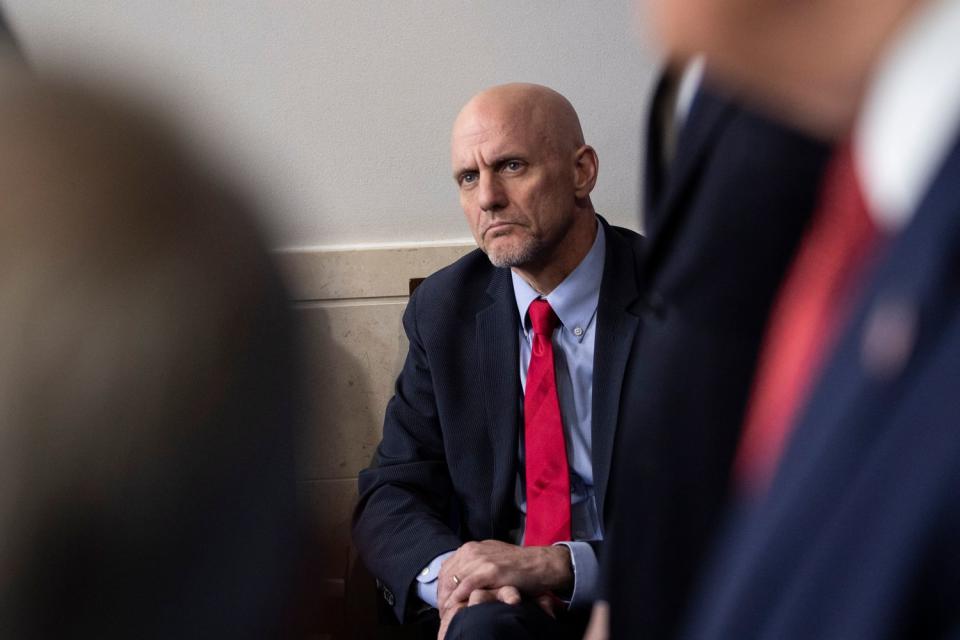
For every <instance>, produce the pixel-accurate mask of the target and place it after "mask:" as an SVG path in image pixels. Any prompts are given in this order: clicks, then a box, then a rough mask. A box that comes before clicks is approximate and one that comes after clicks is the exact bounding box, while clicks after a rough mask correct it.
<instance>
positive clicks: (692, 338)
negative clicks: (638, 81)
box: [603, 89, 829, 638]
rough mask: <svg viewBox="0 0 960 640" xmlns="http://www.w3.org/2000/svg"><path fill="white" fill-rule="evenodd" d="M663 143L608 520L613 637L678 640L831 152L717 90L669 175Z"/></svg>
mask: <svg viewBox="0 0 960 640" xmlns="http://www.w3.org/2000/svg"><path fill="white" fill-rule="evenodd" d="M661 94H662V89H659V90H658V92H657V99H659V98H660V96H661ZM655 112H656V108H654V109H652V110H651V114H653V113H655ZM659 145H660V139H659V132H658V130H657V128H656V127H655V126H653V125H651V127H650V131H649V141H648V144H647V171H646V189H647V190H646V194H645V195H646V197H645V201H646V203H647V207H648V209H647V212H648V215H647V230H648V242H647V245H646V246H647V251H646V256H645V259H644V261H643V263H642V269H641V273H642V278H643V280H642V286H641V288H642V293H643V297H644V298H645V299H647V300H649V301H650V302H651V304H650V306H649V307H648V309H647V312H646V313H645V314H644V320H643V323H642V326H641V330H640V332H639V334H638V344H637V346H636V348H635V358H636V360H637V362H638V369H637V371H636V377H635V378H634V379H633V380H632V381H631V383H630V387H629V389H625V390H624V406H623V409H622V413H623V414H624V415H630V416H631V420H632V422H630V423H629V424H627V423H623V425H622V426H621V428H620V430H619V431H618V434H617V444H616V455H615V458H614V470H613V479H612V481H611V491H610V495H609V496H608V500H607V507H606V514H605V515H606V524H607V538H606V540H607V544H606V545H605V550H604V552H605V556H606V557H605V558H604V561H603V575H604V578H603V582H604V587H603V591H604V594H603V595H604V597H605V599H606V600H607V601H608V602H609V603H610V605H611V631H612V637H613V638H635V637H644V638H664V637H671V636H673V635H674V634H675V633H676V631H677V627H678V625H679V624H680V620H681V616H682V613H683V609H684V607H685V605H686V602H687V600H688V598H689V595H690V592H691V590H692V586H693V581H694V578H695V576H696V575H697V572H698V570H699V568H700V566H701V560H702V558H703V556H704V554H705V551H706V549H707V547H708V545H709V544H710V541H711V540H712V538H713V535H714V533H715V530H716V529H717V526H718V523H719V521H720V519H721V514H722V512H723V507H724V502H725V500H726V496H727V487H728V484H729V483H728V473H729V467H730V464H731V460H732V456H733V453H734V451H735V448H736V445H737V441H738V438H739V433H740V426H741V422H742V419H743V412H744V406H745V404H746V400H747V397H748V394H749V390H750V383H751V381H752V377H753V370H754V366H755V360H756V357H757V352H758V350H759V345H760V341H761V338H762V335H763V329H764V325H765V322H766V317H767V314H768V311H769V308H770V305H771V302H772V300H773V296H774V294H775V292H776V290H777V287H778V285H779V283H780V280H781V278H782V276H783V274H784V271H785V269H786V267H787V265H788V264H789V262H790V259H791V257H792V255H793V252H794V249H795V247H796V245H797V243H798V240H799V238H800V236H801V234H802V231H803V229H804V226H805V224H806V222H807V220H808V218H809V217H810V215H811V213H812V210H813V209H814V206H815V200H816V193H817V186H818V184H819V180H820V176H821V173H822V170H823V168H824V166H825V163H826V160H827V157H828V154H829V150H828V149H827V147H826V146H825V145H823V144H820V143H818V142H815V141H813V140H810V139H808V138H807V137H805V136H803V135H800V134H798V133H796V132H794V131H791V130H789V129H786V128H784V127H782V126H780V125H778V124H775V123H774V122H772V121H770V120H767V119H766V118H763V117H761V116H759V115H756V114H754V113H752V112H750V111H747V110H744V109H743V108H741V107H739V106H736V105H735V104H733V103H732V102H731V101H729V100H727V99H725V98H723V97H722V96H720V95H718V94H716V93H713V92H712V91H710V90H709V89H701V91H700V92H699V94H698V95H697V97H696V99H695V101H694V103H693V106H692V109H691V112H690V114H689V117H688V120H687V123H686V125H685V127H684V129H683V130H682V132H681V135H680V138H679V141H678V146H677V155H676V158H675V160H674V162H673V165H672V167H671V168H670V170H669V171H665V172H664V171H660V170H659V161H658V158H659V157H660V153H659Z"/></svg>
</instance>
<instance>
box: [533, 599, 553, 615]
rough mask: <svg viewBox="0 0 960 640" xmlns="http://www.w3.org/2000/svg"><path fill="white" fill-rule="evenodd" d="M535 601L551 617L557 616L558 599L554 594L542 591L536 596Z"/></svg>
mask: <svg viewBox="0 0 960 640" xmlns="http://www.w3.org/2000/svg"><path fill="white" fill-rule="evenodd" d="M534 601H535V602H536V603H537V605H538V606H539V607H540V608H541V609H543V610H544V612H545V613H546V614H547V615H548V616H550V617H551V618H556V617H557V600H556V598H555V597H554V596H552V595H550V594H549V593H542V594H540V595H539V596H537V597H536V598H534Z"/></svg>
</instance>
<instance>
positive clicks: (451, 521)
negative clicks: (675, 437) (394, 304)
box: [354, 84, 643, 638]
mask: <svg viewBox="0 0 960 640" xmlns="http://www.w3.org/2000/svg"><path fill="white" fill-rule="evenodd" d="M451 163H452V172H453V178H454V181H455V183H456V185H457V189H458V190H459V193H460V202H461V205H462V207H463V210H464V213H465V215H466V219H467V223H468V224H469V226H470V229H471V231H472V232H473V236H474V238H475V239H476V242H477V245H478V247H479V248H478V249H477V250H475V251H473V252H472V253H470V254H469V255H467V256H465V257H464V258H462V259H460V260H458V261H457V262H455V263H454V264H452V265H450V266H448V267H446V268H445V269H442V270H441V271H439V272H437V273H435V274H433V275H432V276H430V277H429V278H427V279H426V280H425V281H424V282H423V284H421V285H420V287H419V288H418V289H417V291H416V292H415V293H414V295H413V296H411V298H410V303H409V306H408V307H407V310H406V313H405V315H404V327H405V329H406V333H407V336H408V338H409V340H410V348H409V353H408V355H407V359H406V363H405V365H404V368H403V370H402V372H401V374H400V377H399V379H398V380H397V385H396V393H395V395H394V397H393V398H392V399H391V401H390V403H389V405H388V406H387V411H386V418H385V421H384V428H383V441H382V442H381V443H380V446H379V448H378V449H377V453H376V457H375V460H374V463H373V465H372V466H371V468H370V469H367V470H365V471H363V472H361V474H360V483H359V484H360V500H359V504H358V506H357V510H356V513H355V515H354V540H355V542H356V545H357V547H358V548H359V550H360V554H361V556H362V558H363V560H364V562H365V563H366V564H367V566H368V567H369V568H370V569H371V571H372V572H373V573H374V574H375V575H376V576H377V577H378V582H379V584H380V585H381V588H382V594H383V597H384V599H385V600H386V602H387V603H388V604H389V605H390V606H391V607H392V608H393V610H394V612H395V613H396V615H397V617H398V618H400V619H401V620H404V621H409V620H411V619H413V618H415V617H416V616H417V614H418V613H420V614H421V615H422V614H423V613H424V610H427V615H428V617H431V618H432V619H433V620H438V619H439V621H440V622H441V626H440V636H441V637H442V636H443V635H444V633H445V632H447V631H448V630H449V637H464V638H466V637H482V638H491V637H540V636H542V635H546V634H552V635H550V637H562V636H563V634H564V633H569V634H570V635H571V637H579V635H580V634H581V633H582V629H583V623H584V621H585V620H584V618H585V616H584V615H583V613H584V612H585V611H586V610H587V608H588V607H589V605H590V604H591V602H592V600H593V598H594V589H595V586H596V584H595V583H596V577H597V575H596V574H597V560H596V554H597V550H598V547H599V545H600V543H601V541H602V539H603V531H602V528H601V524H600V523H601V517H600V514H602V512H603V502H604V496H605V494H606V488H607V479H608V475H609V463H610V457H611V452H612V446H613V440H614V434H615V431H616V429H617V424H618V422H623V421H626V423H629V416H622V415H621V416H618V406H619V400H620V390H621V386H622V385H623V386H624V388H626V384H628V383H625V382H624V379H625V376H628V372H629V369H630V360H631V351H632V344H633V339H634V335H635V333H636V330H637V326H638V324H639V315H640V313H641V311H640V309H642V308H643V305H642V303H641V301H639V300H637V297H638V291H637V276H638V267H637V265H638V261H639V258H640V249H641V238H640V237H639V236H638V235H637V234H636V233H634V232H632V231H628V230H626V229H619V228H616V227H612V226H610V225H608V224H607V223H606V222H605V221H604V220H603V219H602V218H601V217H599V216H598V215H597V213H596V212H595V211H594V208H593V204H592V202H591V200H590V193H591V191H592V190H593V188H594V185H595V183H596V180H597V171H598V161H597V154H596V152H595V151H594V150H593V148H591V147H590V146H589V145H587V144H586V143H585V142H584V137H583V132H582V130H581V127H580V123H579V119H578V117H577V114H576V112H575V111H574V109H573V107H572V106H571V105H570V103H569V102H568V101H567V100H566V99H565V98H564V97H563V96H561V95H560V94H558V93H556V92H555V91H553V90H551V89H548V88H546V87H542V86H537V85H527V84H511V85H505V86H498V87H493V88H491V89H488V90H486V91H484V92H482V93H480V94H479V95H477V96H475V97H474V98H473V99H472V100H470V101H469V102H468V103H467V105H466V106H464V108H463V110H462V111H461V112H460V114H459V116H458V117H457V119H456V122H455V123H454V126H453V132H452V136H451ZM544 323H546V324H544ZM551 351H552V357H551V353H550V352H551ZM595 363H596V366H595ZM528 380H535V381H536V382H534V383H532V384H531V385H530V387H531V388H532V390H530V389H528V385H527V382H528ZM531 488H532V491H531V490H530V489H531ZM434 609H435V610H436V611H437V612H438V613H439V617H438V616H437V614H436V613H434V612H433V611H432V610H434ZM451 621H452V625H451V626H449V628H448V626H447V625H448V624H450V623H451Z"/></svg>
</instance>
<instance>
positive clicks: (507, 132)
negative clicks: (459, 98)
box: [450, 112, 549, 165]
mask: <svg viewBox="0 0 960 640" xmlns="http://www.w3.org/2000/svg"><path fill="white" fill-rule="evenodd" d="M465 115H467V117H465V118H459V119H458V120H457V123H456V125H455V126H454V129H453V132H452V134H451V139H450V149H451V156H452V159H453V162H454V164H455V165H456V164H457V163H458V162H472V161H473V159H474V157H475V155H476V154H477V153H480V154H482V155H483V156H484V158H485V159H489V158H495V157H500V156H503V155H517V154H523V155H527V154H531V153H535V152H536V151H538V150H539V149H540V148H542V147H543V146H545V145H547V144H549V137H548V136H547V135H546V134H545V132H544V131H542V127H539V126H537V124H536V123H535V122H532V121H530V120H529V119H525V118H522V117H517V116H516V114H511V113H507V112H498V113H484V114H473V115H471V114H465Z"/></svg>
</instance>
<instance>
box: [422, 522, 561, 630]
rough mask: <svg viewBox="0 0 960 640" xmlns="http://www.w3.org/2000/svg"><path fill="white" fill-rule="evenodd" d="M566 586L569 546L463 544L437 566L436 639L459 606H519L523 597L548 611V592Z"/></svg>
mask: <svg viewBox="0 0 960 640" xmlns="http://www.w3.org/2000/svg"><path fill="white" fill-rule="evenodd" d="M454 577H456V579H454ZM572 585H573V569H572V567H571V562H570V550H569V549H568V548H567V547H565V546H562V545H559V546H549V547H520V546H517V545H513V544H508V543H506V542H500V541H497V540H482V541H479V542H468V543H466V544H464V545H463V546H461V547H460V548H459V549H457V551H456V553H454V554H453V555H452V556H450V557H449V558H447V559H446V560H445V561H444V563H443V566H442V567H441V568H440V574H439V576H438V582H437V604H438V606H439V610H440V620H441V629H440V638H441V639H442V638H443V636H444V634H445V631H446V628H447V626H448V625H449V623H450V620H451V619H452V618H453V616H454V615H456V613H457V612H458V611H459V610H460V609H463V608H464V607H468V606H473V605H475V604H481V603H483V602H494V601H500V602H504V603H506V604H511V605H515V604H520V601H521V598H522V597H529V598H533V599H535V600H536V601H537V603H538V604H539V605H540V606H541V607H543V608H544V610H545V611H547V613H549V614H550V615H554V614H555V608H556V599H555V598H554V597H553V596H552V595H550V593H551V592H555V591H568V590H569V589H570V587H571V586H572Z"/></svg>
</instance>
